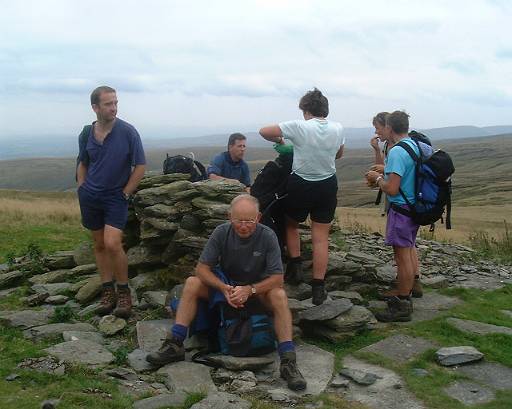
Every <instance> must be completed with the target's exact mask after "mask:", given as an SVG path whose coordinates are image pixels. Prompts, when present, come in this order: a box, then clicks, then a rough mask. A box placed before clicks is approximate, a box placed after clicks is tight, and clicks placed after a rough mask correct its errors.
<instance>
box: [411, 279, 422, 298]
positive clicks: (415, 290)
mask: <svg viewBox="0 0 512 409" xmlns="http://www.w3.org/2000/svg"><path fill="white" fill-rule="evenodd" d="M411 295H412V296H413V298H421V297H423V286H422V285H421V281H420V277H419V276H416V277H414V285H413V286H412V293H411Z"/></svg>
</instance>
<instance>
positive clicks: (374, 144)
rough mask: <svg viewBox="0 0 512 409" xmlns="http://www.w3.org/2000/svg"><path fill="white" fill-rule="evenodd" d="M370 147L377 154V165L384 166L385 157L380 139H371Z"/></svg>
mask: <svg viewBox="0 0 512 409" xmlns="http://www.w3.org/2000/svg"><path fill="white" fill-rule="evenodd" d="M370 145H371V147H372V148H373V150H374V153H375V164H376V165H384V157H383V156H382V151H381V150H380V146H379V137H378V136H377V135H375V136H374V137H373V138H372V139H370Z"/></svg>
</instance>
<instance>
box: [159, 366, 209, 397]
mask: <svg viewBox="0 0 512 409" xmlns="http://www.w3.org/2000/svg"><path fill="white" fill-rule="evenodd" d="M157 374H159V375H165V376H166V377H167V379H166V380H165V385H166V386H167V387H168V388H169V390H172V391H184V392H212V391H216V390H217V387H216V386H215V384H214V383H213V380H212V377H211V375H210V368H208V367H207V366H204V365H201V364H196V363H194V362H185V361H182V362H175V363H172V364H169V365H166V366H164V367H162V368H160V369H159V370H158V371H157Z"/></svg>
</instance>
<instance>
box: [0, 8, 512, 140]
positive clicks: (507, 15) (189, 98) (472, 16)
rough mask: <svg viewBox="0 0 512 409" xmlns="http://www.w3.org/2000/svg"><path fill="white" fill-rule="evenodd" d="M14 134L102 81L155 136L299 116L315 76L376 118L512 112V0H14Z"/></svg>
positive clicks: (459, 120)
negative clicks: (383, 114) (387, 113)
mask: <svg viewBox="0 0 512 409" xmlns="http://www.w3.org/2000/svg"><path fill="white" fill-rule="evenodd" d="M0 10H1V13H0V38H1V39H2V41H1V42H0V125H1V126H0V137H3V138H4V139H5V138H11V137H15V136H17V135H36V134H37V135H39V134H40V135H48V134H59V135H64V134H68V133H69V134H70V135H73V137H76V134H77V132H78V130H79V129H80V128H81V126H82V125H83V124H84V123H87V122H90V121H91V120H92V119H93V115H92V111H91V109H90V105H89V103H88V98H89V94H90V91H91V90H92V89H93V88H94V87H95V86H97V85H101V84H108V85H111V86H113V87H114V88H116V89H117V90H118V97H119V101H120V105H119V116H120V117H121V118H124V119H126V120H128V121H129V122H131V123H133V124H134V125H135V126H136V127H137V128H138V129H139V130H140V131H141V134H143V135H144V136H146V137H161V136H169V137H174V136H182V135H200V134H204V133H210V132H216V131H219V132H224V131H231V130H242V131H243V130H255V129H257V128H258V127H259V126H262V125H265V124H267V123H272V122H276V121H281V120H287V119H294V118H298V117H299V115H300V112H299V111H298V109H297V103H298V99H299V98H300V96H301V95H302V94H303V93H304V92H305V91H306V90H308V89H311V88H312V87H314V86H316V87H318V88H320V89H321V90H322V91H324V93H325V94H326V95H327V96H328V98H329V101H330V104H331V115H330V117H331V118H332V119H334V120H338V121H340V122H342V123H343V124H344V125H346V126H351V127H366V126H371V124H370V122H371V118H372V116H373V114H374V113H376V112H378V111H382V110H393V109H406V110H407V111H408V112H409V113H410V114H411V116H412V121H413V125H414V126H416V127H420V128H421V127H423V128H428V127H440V126H450V125H477V126H485V125H500V124H511V123H512V118H511V117H510V114H511V112H512V29H511V27H512V24H511V21H512V2H510V1H507V0H503V1H499V0H494V1H491V0H488V1H484V0H465V1H449V2H448V1H428V2H427V1H422V0H420V1H398V0H393V1H366V0H359V1H353V0H350V1H345V0H333V1H328V0H323V1H314V2H313V1H302V0H289V1H288V0H260V1H246V0H238V1H223V0H217V1H212V0H209V1H188V2H185V1H183V0H180V1H171V0H169V1H165V0H145V1H136V0H122V1H121V0H119V1H116V0H112V1H108V0H102V1H96V0H87V1H83V2H78V1H72V0H68V1H65V0H38V1H27V0H18V1H12V0H0Z"/></svg>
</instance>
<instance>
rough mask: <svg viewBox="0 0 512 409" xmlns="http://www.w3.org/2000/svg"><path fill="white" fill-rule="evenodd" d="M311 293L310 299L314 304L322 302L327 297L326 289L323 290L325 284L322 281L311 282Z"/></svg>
mask: <svg viewBox="0 0 512 409" xmlns="http://www.w3.org/2000/svg"><path fill="white" fill-rule="evenodd" d="M311 293H312V300H311V301H312V302H313V304H314V305H320V304H323V303H324V301H325V300H326V299H327V291H326V290H325V284H324V283H323V282H322V283H321V284H320V283H315V282H313V286H312V290H311Z"/></svg>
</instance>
